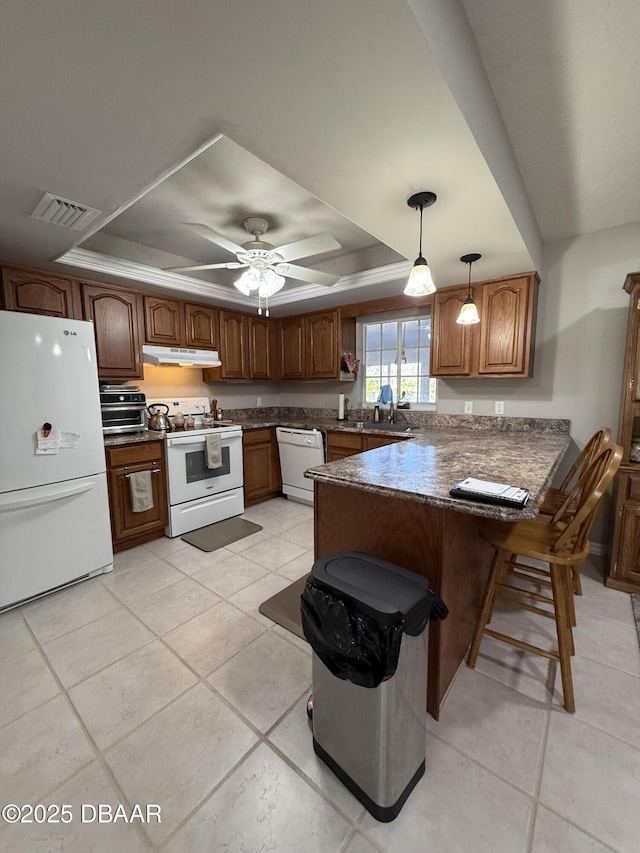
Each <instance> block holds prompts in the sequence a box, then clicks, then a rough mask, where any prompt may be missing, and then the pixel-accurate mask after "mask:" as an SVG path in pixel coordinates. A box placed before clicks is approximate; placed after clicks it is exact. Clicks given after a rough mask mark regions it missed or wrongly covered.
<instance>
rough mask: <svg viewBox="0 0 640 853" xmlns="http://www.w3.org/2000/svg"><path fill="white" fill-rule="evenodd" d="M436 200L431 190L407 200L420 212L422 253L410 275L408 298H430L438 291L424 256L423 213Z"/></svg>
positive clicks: (406, 290) (406, 293)
mask: <svg viewBox="0 0 640 853" xmlns="http://www.w3.org/2000/svg"><path fill="white" fill-rule="evenodd" d="M436 199H437V195H436V194H435V193H432V192H429V190H423V191H422V192H419V193H415V195H412V196H411V197H410V198H408V199H407V204H408V205H409V207H412V208H413V209H414V210H418V209H419V210H420V253H419V254H418V257H417V258H416V260H415V261H414V264H413V268H412V269H411V272H410V273H409V278H408V280H407V283H406V285H405V288H404V292H405V295H406V296H428V295H429V294H430V293H434V292H435V289H436V286H435V284H434V283H433V279H432V278H431V270H430V269H429V264H428V263H427V259H426V258H425V257H423V255H422V211H423V210H424V208H425V207H431V205H432V204H433V203H434V202H435V200H436Z"/></svg>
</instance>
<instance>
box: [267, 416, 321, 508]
mask: <svg viewBox="0 0 640 853" xmlns="http://www.w3.org/2000/svg"><path fill="white" fill-rule="evenodd" d="M276 437H277V439H278V451H279V453H280V471H281V473H282V491H283V492H284V494H285V495H286V496H287V497H288V498H289V500H292V501H299V502H300V503H304V504H308V505H309V506H313V480H307V479H305V476H304V472H305V471H306V470H307V468H313V466H314V465H322V463H323V462H324V442H323V440H322V433H321V432H320V430H317V429H289V427H277V428H276Z"/></svg>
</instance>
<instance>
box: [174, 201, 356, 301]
mask: <svg viewBox="0 0 640 853" xmlns="http://www.w3.org/2000/svg"><path fill="white" fill-rule="evenodd" d="M185 224H186V225H188V227H189V228H191V229H192V230H193V231H195V232H196V233H198V234H200V235H201V236H202V237H204V238H205V239H206V240H210V241H211V242H212V243H216V245H218V246H222V248H223V249H227V251H229V252H232V253H233V254H234V255H236V257H237V258H238V260H237V261H230V262H228V263H224V264H194V265H192V266H187V267H167V268H166V269H167V270H168V271H170V272H191V271H193V270H215V269H228V270H235V269H243V268H248V269H249V271H255V273H256V274H257V276H258V278H259V274H260V272H262V273H263V274H266V273H268V272H269V271H270V272H271V273H272V275H271V276H270V277H271V278H273V274H275V275H277V276H278V277H283V276H288V277H290V278H295V279H298V280H299V281H308V282H310V283H312V284H322V285H324V286H325V287H331V286H332V285H333V284H335V283H336V282H337V281H338V279H339V278H340V276H338V275H332V274H331V273H326V272H321V271H320V270H313V269H307V268H306V267H301V266H298V265H297V264H291V263H289V261H295V260H297V259H298V258H308V257H310V256H311V255H319V254H321V253H323V252H331V251H333V250H334V249H340V248H342V247H341V245H340V243H338V241H337V240H335V239H334V238H333V237H332V236H331V235H330V234H316V236H315V237H306V238H304V239H303V240H296V241H295V242H293V243H287V244H285V245H284V246H277V247H276V246H273V245H272V244H271V243H266V242H265V241H264V240H263V239H262V237H263V236H264V234H265V233H266V231H267V230H268V228H269V221H268V220H267V219H263V218H262V217H259V216H250V217H249V218H248V219H245V220H244V222H243V225H244V227H245V229H246V230H247V232H248V233H249V234H251V235H252V236H253V239H252V240H249V241H248V242H247V243H243V244H242V245H239V244H238V243H234V242H233V241H232V240H228V239H227V238H226V237H223V236H222V235H221V234H217V233H216V232H215V231H213V230H212V229H211V228H209V226H208V225H202V224H200V223H196V222H188V223H185ZM246 275H247V274H246V273H245V274H244V275H243V276H241V279H243V278H245V276H246ZM241 279H239V280H241ZM236 284H237V283H236ZM282 284H284V281H283V282H282ZM258 287H259V285H258V286H256V287H254V288H251V290H257V289H258ZM239 289H240V290H244V289H243V288H239ZM278 289H280V288H278ZM270 295H271V294H270Z"/></svg>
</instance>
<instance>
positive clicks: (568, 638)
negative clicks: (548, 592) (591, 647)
mask: <svg viewBox="0 0 640 853" xmlns="http://www.w3.org/2000/svg"><path fill="white" fill-rule="evenodd" d="M550 569H551V587H552V589H553V600H554V609H555V616H556V630H557V632H558V654H559V657H560V674H561V675H562V694H563V696H564V707H565V708H566V710H567V711H569V713H571V714H573V713H574V712H575V710H576V703H575V698H574V695H573V680H572V678H571V646H572V645H573V637H572V635H571V628H570V626H569V624H568V619H567V595H566V592H565V589H566V587H565V583H564V581H563V578H562V573H563V572H566V570H567V569H566V567H565V566H560V565H558V564H556V563H551V564H550Z"/></svg>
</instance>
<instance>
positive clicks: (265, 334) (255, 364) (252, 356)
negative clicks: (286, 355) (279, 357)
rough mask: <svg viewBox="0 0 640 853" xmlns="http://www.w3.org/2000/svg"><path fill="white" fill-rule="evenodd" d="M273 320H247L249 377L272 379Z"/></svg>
mask: <svg viewBox="0 0 640 853" xmlns="http://www.w3.org/2000/svg"><path fill="white" fill-rule="evenodd" d="M273 328H274V325H273V320H269V319H268V318H267V317H250V318H249V377H250V378H251V379H273V374H272V368H271V364H272V361H273V345H272V340H273V331H272V330H273Z"/></svg>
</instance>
